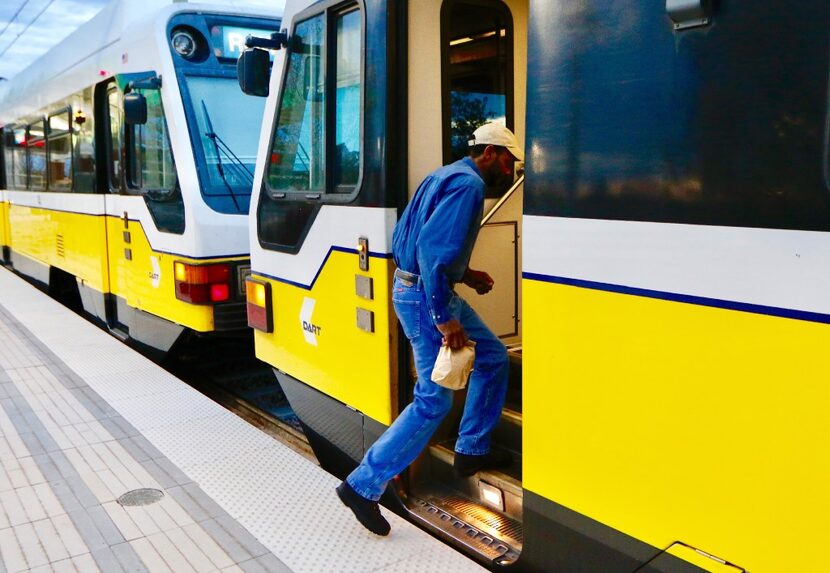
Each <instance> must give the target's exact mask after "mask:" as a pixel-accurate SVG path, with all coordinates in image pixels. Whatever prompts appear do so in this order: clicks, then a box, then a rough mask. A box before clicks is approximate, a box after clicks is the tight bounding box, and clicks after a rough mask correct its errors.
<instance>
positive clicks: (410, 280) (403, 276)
mask: <svg viewBox="0 0 830 573" xmlns="http://www.w3.org/2000/svg"><path fill="white" fill-rule="evenodd" d="M395 278H396V279H398V280H399V281H401V282H402V283H403V284H404V285H405V286H415V285H416V284H418V281H419V280H420V279H421V277H419V276H418V275H416V274H415V273H408V272H406V271H402V270H401V269H395Z"/></svg>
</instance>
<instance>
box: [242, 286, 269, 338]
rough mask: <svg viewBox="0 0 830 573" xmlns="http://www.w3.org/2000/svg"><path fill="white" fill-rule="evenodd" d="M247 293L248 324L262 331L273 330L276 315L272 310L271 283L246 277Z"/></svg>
mask: <svg viewBox="0 0 830 573" xmlns="http://www.w3.org/2000/svg"><path fill="white" fill-rule="evenodd" d="M245 295H246V297H247V299H248V326H250V327H251V328H256V329H257V330H261V331H262V332H273V331H274V318H273V316H274V315H273V313H272V312H271V285H270V283H266V282H261V281H258V280H255V279H251V278H249V279H246V280H245Z"/></svg>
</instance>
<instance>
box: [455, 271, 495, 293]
mask: <svg viewBox="0 0 830 573" xmlns="http://www.w3.org/2000/svg"><path fill="white" fill-rule="evenodd" d="M461 281H462V282H463V283H464V284H465V285H467V286H468V287H470V288H471V289H474V290H475V291H476V292H477V293H478V294H487V293H488V292H490V291H491V290H493V278H492V277H491V276H490V275H488V274H487V273H485V272H484V271H475V270H473V269H467V270H466V271H465V272H464V278H463V279H461Z"/></svg>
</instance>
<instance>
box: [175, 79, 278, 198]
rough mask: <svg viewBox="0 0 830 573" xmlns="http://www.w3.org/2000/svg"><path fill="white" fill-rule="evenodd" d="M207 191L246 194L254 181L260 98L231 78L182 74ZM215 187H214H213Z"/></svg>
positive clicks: (261, 105) (259, 121)
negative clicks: (204, 173) (245, 91)
mask: <svg viewBox="0 0 830 573" xmlns="http://www.w3.org/2000/svg"><path fill="white" fill-rule="evenodd" d="M185 77H186V78H187V89H188V92H189V93H190V101H191V102H192V106H193V110H194V112H195V115H196V128H197V129H198V131H199V142H200V143H201V146H200V148H198V149H197V151H201V152H202V154H203V155H204V163H205V165H206V167H207V178H208V182H209V187H210V188H212V189H210V190H209V192H210V193H211V194H226V193H227V192H228V186H230V187H232V188H233V192H234V194H243V195H248V194H250V192H251V186H252V185H253V182H254V176H253V173H254V167H255V166H256V154H257V145H258V144H259V138H258V133H259V132H258V130H257V129H256V126H258V125H259V124H260V123H261V122H262V112H263V111H264V110H265V99H264V98H252V97H248V96H246V95H245V94H243V93H242V92H241V91H240V89H239V85H238V83H237V81H236V80H235V79H233V78H218V77H204V76H192V75H189V76H185ZM214 189H215V191H214Z"/></svg>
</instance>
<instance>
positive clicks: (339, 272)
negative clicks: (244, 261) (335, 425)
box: [254, 251, 398, 425]
mask: <svg viewBox="0 0 830 573" xmlns="http://www.w3.org/2000/svg"><path fill="white" fill-rule="evenodd" d="M393 271H394V266H393V262H392V261H391V260H389V259H382V258H375V257H372V258H371V259H370V264H369V271H368V272H363V271H360V270H359V268H358V257H357V255H356V254H353V253H344V252H339V251H332V252H331V255H330V256H329V258H328V260H327V262H326V264H325V265H324V266H323V268H322V269H321V271H320V274H319V276H318V277H317V280H316V282H315V283H314V285H313V286H312V288H311V289H310V290H307V289H305V288H302V287H300V286H295V285H291V284H287V283H284V282H280V281H276V280H273V279H270V278H268V277H264V276H262V275H258V274H257V273H256V271H254V277H255V278H256V279H258V280H261V281H264V282H269V283H270V284H271V297H272V308H273V312H274V332H273V333H271V334H266V333H264V332H260V331H255V337H256V354H257V357H258V358H259V359H260V360H263V361H265V362H267V363H268V364H271V365H272V366H274V367H276V368H279V369H280V370H282V371H284V372H286V373H287V374H289V375H290V376H292V377H294V378H296V379H297V380H300V381H301V382H304V383H306V384H308V385H309V386H312V387H313V388H316V389H317V390H319V391H321V392H323V393H325V394H327V395H329V396H331V397H333V398H335V399H337V400H339V401H341V402H344V403H346V404H348V405H349V406H351V407H352V408H354V409H356V410H358V411H360V412H362V413H363V414H365V415H367V416H369V417H370V418H372V419H374V420H376V421H378V422H380V423H382V424H387V425H388V424H390V423H391V422H392V415H393V411H394V410H395V409H396V402H397V394H396V392H397V362H396V361H395V360H394V359H393V350H394V349H396V348H397V336H398V329H397V322H396V320H397V319H396V318H395V314H394V311H393V309H392V302H391V297H390V289H391V277H392V272H393ZM355 275H364V276H368V277H371V278H372V281H373V285H374V289H373V290H374V299H373V300H367V299H365V298H361V297H360V296H358V295H357V294H356V291H355ZM311 304H313V312H311V313H310V314H309V313H308V309H309V308H310V305H311ZM304 305H306V306H305V307H304ZM304 308H305V309H306V312H305V313H304V312H303V309H304ZM358 308H362V309H366V310H369V311H371V312H373V313H374V327H375V332H373V333H369V332H365V331H363V330H361V329H360V328H358V327H357V309H358ZM301 316H304V318H306V320H303V318H301ZM309 318H310V320H308V319H309ZM303 322H305V323H307V325H304V324H303ZM304 328H307V329H309V330H305V329H304ZM306 334H308V335H309V339H308V340H307V338H306ZM312 336H313V338H312ZM310 340H316V346H315V345H314V344H313V343H312V342H310Z"/></svg>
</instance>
